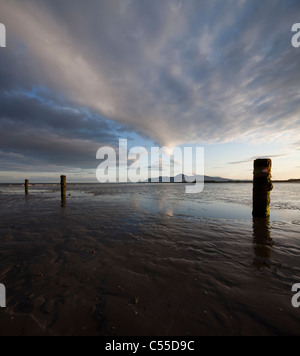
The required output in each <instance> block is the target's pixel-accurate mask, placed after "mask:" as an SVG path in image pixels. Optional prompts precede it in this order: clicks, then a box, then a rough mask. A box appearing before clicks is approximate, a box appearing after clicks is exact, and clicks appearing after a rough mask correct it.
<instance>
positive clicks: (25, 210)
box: [0, 185, 300, 336]
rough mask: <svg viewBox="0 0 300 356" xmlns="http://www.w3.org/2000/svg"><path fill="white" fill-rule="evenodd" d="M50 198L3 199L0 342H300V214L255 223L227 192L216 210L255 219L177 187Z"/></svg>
mask: <svg viewBox="0 0 300 356" xmlns="http://www.w3.org/2000/svg"><path fill="white" fill-rule="evenodd" d="M49 189H50V190H49V191H47V189H46V190H45V191H42V190H41V188H35V189H33V188H32V189H31V195H30V196H29V197H28V198H25V197H24V196H23V195H22V190H20V191H19V190H16V191H9V190H7V189H6V188H5V189H4V188H3V189H1V188H0V190H1V191H2V193H1V194H0V212H1V218H0V260H1V265H0V283H3V284H5V286H6V289H7V308H6V309H0V335H121V336H127V335H131V336H139V335H146V336H156V335H159V336H189V335H190V336H197V335H299V334H300V309H294V308H293V307H292V305H291V298H292V296H293V293H292V292H291V288H292V285H293V284H295V283H300V264H299V252H300V240H299V232H300V214H299V218H298V220H297V219H294V215H291V216H292V218H291V219H290V220H288V219H286V221H283V220H280V219H279V218H278V220H275V221H273V220H271V221H270V222H267V221H265V220H255V221H252V218H251V204H250V202H251V199H250V200H249V199H246V198H245V199H242V198H241V200H243V203H241V205H240V206H238V205H236V206H235V205H234V204H235V203H236V202H234V201H232V200H234V199H236V198H235V196H236V194H238V193H236V192H235V191H233V190H235V189H236V188H235V187H229V186H228V187H227V188H226V189H227V190H226V189H225V191H223V193H220V195H219V196H218V199H217V200H216V202H215V203H214V204H215V206H219V207H221V206H223V205H224V204H225V208H226V204H227V207H228V211H230V209H234V208H238V210H240V211H244V212H245V214H246V216H248V219H247V218H244V219H242V218H239V219H233V218H231V219H230V218H228V217H224V218H221V217H213V216H212V217H208V216H202V217H201V216H196V215H195V211H196V210H199V211H203V214H205V211H210V210H209V209H211V210H214V209H213V207H212V206H211V204H213V203H212V199H206V200H205V197H206V196H205V195H204V198H199V199H200V200H199V201H198V200H197V199H195V198H193V197H192V196H187V195H185V194H184V192H183V189H184V188H183V187H182V186H177V185H174V186H169V185H165V186H161V185H157V186H147V187H146V186H134V187H133V186H132V187H126V186H122V187H121V186H119V187H115V188H105V187H101V188H98V186H97V188H95V187H89V186H86V187H80V186H77V187H71V188H70V187H69V190H68V193H71V196H70V197H69V198H68V200H67V204H66V206H65V207H61V206H60V200H59V192H58V191H57V188H55V187H53V188H49ZM208 189H217V188H213V187H211V188H208ZM222 189H224V188H222ZM243 189H244V191H242V193H240V194H245V197H246V196H247V194H248V193H249V191H248V190H249V189H250V191H251V185H250V186H249V185H248V186H247V185H245V187H244V188H243ZM280 189H282V188H280ZM231 190H232V192H231ZM206 194H208V193H206ZM208 195H209V194H208ZM216 195H217V193H216ZM220 197H221V198H220ZM222 197H223V198H224V199H223V198H222ZM248 198H249V197H248ZM250 198H251V197H250ZM201 199H204V200H203V201H202V203H201ZM193 200H195V202H194V201H193ZM287 200H288V199H287ZM297 204H298V203H297V201H296V200H295V199H294V200H293V206H291V200H289V206H288V208H287V210H286V211H283V210H284V208H283V207H282V206H280V207H276V206H275V205H274V209H275V210H276V209H277V210H276V211H275V210H274V215H276V214H279V212H280V211H281V210H282V212H283V215H284V214H287V216H288V210H290V211H292V213H293V214H294V213H295V212H298V213H299V212H300V211H299V210H298V211H297V209H298V205H297ZM179 207H181V208H179ZM201 209H202V210H201ZM216 209H217V208H216ZM225 211H226V209H225ZM228 211H227V213H228ZM247 214H248V215H247ZM237 215H238V213H237ZM284 216H285V215H284Z"/></svg>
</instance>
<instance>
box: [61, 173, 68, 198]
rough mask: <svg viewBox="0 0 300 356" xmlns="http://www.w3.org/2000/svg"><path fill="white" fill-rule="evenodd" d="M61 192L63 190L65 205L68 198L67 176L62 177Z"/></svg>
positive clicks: (62, 196)
mask: <svg viewBox="0 0 300 356" xmlns="http://www.w3.org/2000/svg"><path fill="white" fill-rule="evenodd" d="M60 190H61V202H62V203H65V202H66V196H67V177H66V176H61V177H60Z"/></svg>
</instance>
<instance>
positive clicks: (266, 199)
mask: <svg viewBox="0 0 300 356" xmlns="http://www.w3.org/2000/svg"><path fill="white" fill-rule="evenodd" d="M271 169H272V160H271V159H257V160H255V161H254V173H253V174H254V178H253V216H254V217H262V218H267V217H269V216H270V201H271V193H270V192H271V190H272V189H273V184H272V176H271Z"/></svg>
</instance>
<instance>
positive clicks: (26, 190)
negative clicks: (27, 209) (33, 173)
mask: <svg viewBox="0 0 300 356" xmlns="http://www.w3.org/2000/svg"><path fill="white" fill-rule="evenodd" d="M28 193H29V180H28V179H25V195H28Z"/></svg>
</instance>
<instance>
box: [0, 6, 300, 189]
mask: <svg viewBox="0 0 300 356" xmlns="http://www.w3.org/2000/svg"><path fill="white" fill-rule="evenodd" d="M299 22H300V2H299V0H264V1H261V0H226V1H224V0H185V1H180V0H163V1H161V0H85V1H80V0H9V1H7V0H0V23H2V24H4V25H5V27H6V42H7V47H6V48H4V47H3V48H0V183H1V182H2V183H4V182H6V183H17V182H22V181H23V180H24V179H25V178H29V179H30V180H31V181H32V182H33V181H35V182H54V181H58V180H59V176H60V175H61V174H66V175H67V176H68V181H73V182H97V180H96V170H97V167H98V166H99V163H100V162H99V160H97V159H96V153H97V151H98V149H99V148H101V147H106V146H109V147H113V148H116V150H118V147H119V140H120V139H127V140H128V147H129V148H133V147H144V148H146V150H147V151H148V152H150V149H151V147H155V146H158V147H168V148H169V149H173V148H174V147H181V148H183V147H189V146H191V147H204V149H205V162H204V164H205V174H206V175H208V176H221V177H226V178H231V179H251V178H252V171H253V168H252V167H253V160H254V159H256V158H260V157H269V158H272V160H273V170H272V171H273V178H274V179H291V178H294V179H295V178H300V116H299V113H300V48H294V47H293V46H292V42H291V41H292V37H293V33H292V31H291V29H292V26H293V24H295V23H299Z"/></svg>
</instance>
